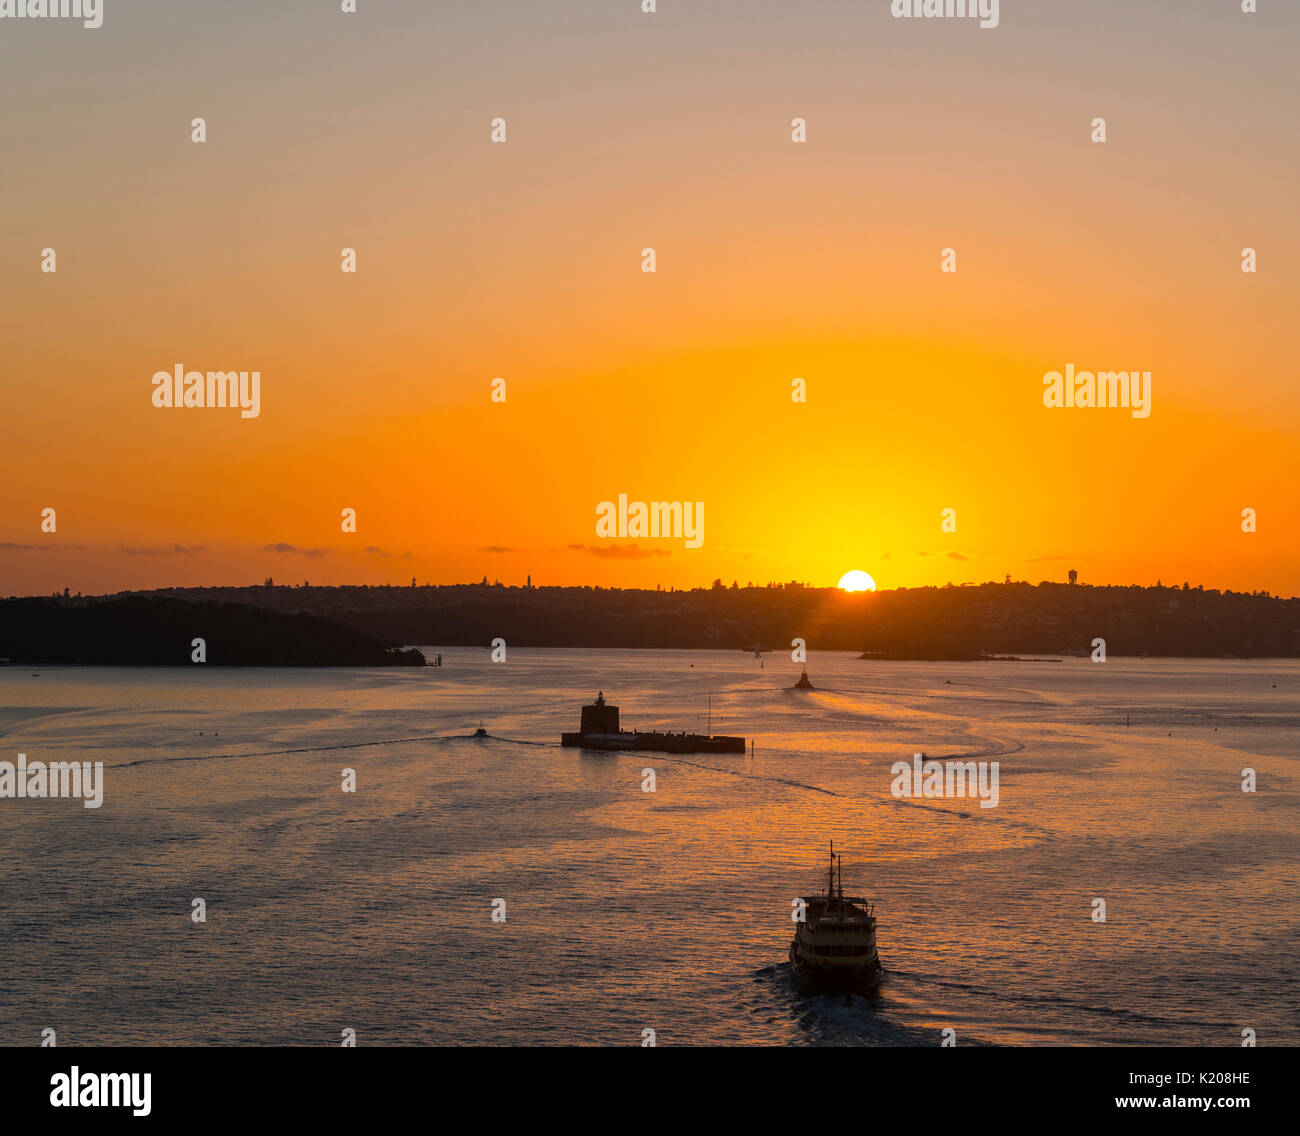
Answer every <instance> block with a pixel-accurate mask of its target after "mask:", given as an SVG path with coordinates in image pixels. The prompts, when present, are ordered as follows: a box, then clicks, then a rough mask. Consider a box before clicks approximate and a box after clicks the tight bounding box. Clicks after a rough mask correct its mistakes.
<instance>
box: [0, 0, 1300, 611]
mask: <svg viewBox="0 0 1300 1136" xmlns="http://www.w3.org/2000/svg"><path fill="white" fill-rule="evenodd" d="M662 7H663V8H664V10H663V11H661V12H659V13H658V14H656V15H655V16H642V15H641V14H640V13H639V10H638V8H639V6H638V5H634V4H633V5H621V6H620V5H611V4H596V3H594V2H592V3H585V2H583V3H573V4H568V5H566V6H565V11H564V12H563V13H558V12H549V13H547V12H542V11H539V10H538V9H537V7H536V6H532V5H530V6H524V5H523V4H522V3H517V2H510V3H502V4H500V5H496V6H490V7H488V8H487V9H486V10H485V6H482V5H468V4H465V5H455V4H453V5H450V6H449V9H447V10H439V11H424V10H423V9H422V8H421V7H417V6H412V7H411V8H410V9H409V10H407V11H405V12H402V13H395V12H392V11H384V12H379V11H375V12H368V13H366V14H365V15H364V16H363V15H361V14H358V16H356V17H349V16H342V15H337V16H336V14H335V13H334V12H332V11H330V5H328V4H326V5H314V6H311V5H305V4H301V3H293V4H288V5H286V6H285V9H284V11H278V12H277V13H275V14H274V15H271V16H266V15H265V14H263V15H262V16H260V17H255V15H254V12H255V11H257V12H261V11H262V9H260V8H258V9H256V10H255V9H253V8H245V7H243V6H241V5H233V6H232V7H231V9H230V10H228V11H223V12H222V13H221V14H220V15H213V14H211V13H210V12H209V13H207V14H206V15H205V14H204V6H202V5H198V4H192V3H188V2H181V3H177V4H176V5H174V6H169V8H168V11H167V14H166V16H165V17H162V16H160V17H157V18H151V17H148V16H147V15H146V14H142V13H139V12H134V13H132V12H126V11H119V10H118V8H117V7H112V6H110V8H109V10H108V11H107V12H106V19H105V25H104V27H103V28H101V29H99V30H95V31H91V30H83V29H80V28H75V29H74V28H68V27H62V26H59V25H60V23H61V22H60V21H50V22H49V24H50V25H52V26H38V25H33V26H29V25H28V24H27V22H26V21H23V22H22V23H21V25H20V24H19V23H14V24H13V25H12V26H9V27H5V28H0V32H3V36H0V63H2V64H4V66H5V68H6V73H7V74H10V75H12V76H14V77H15V80H16V84H17V86H18V89H22V90H25V91H26V92H27V94H28V97H27V98H26V99H25V100H23V102H22V104H21V109H20V110H18V111H17V112H15V109H14V106H13V104H12V103H11V104H10V107H9V108H8V110H7V111H6V115H5V121H4V123H3V137H2V138H0V142H3V145H4V152H5V153H6V179H5V184H4V186H3V187H2V188H0V206H2V207H3V212H4V217H5V224H4V225H3V226H0V313H2V314H0V376H2V377H3V383H4V391H5V396H6V398H5V431H4V436H5V443H6V444H5V446H4V447H3V453H2V455H0V463H2V464H3V467H4V485H5V493H4V497H3V503H2V504H0V593H4V594H19V593H27V592H49V591H53V590H55V589H60V590H61V589H62V588H63V587H65V586H66V587H71V588H72V590H73V591H82V592H98V591H108V590H114V589H118V588H129V587H153V586H165V585H173V584H175V585H195V584H222V583H247V582H251V581H259V582H260V581H261V580H262V579H263V578H264V577H266V576H268V575H270V576H274V577H275V578H276V579H277V580H281V581H283V582H296V581H300V580H302V579H310V580H311V581H312V582H313V583H345V582H349V583H380V582H386V581H391V582H405V581H409V579H410V577H411V576H416V577H417V578H418V579H420V580H421V581H423V580H429V581H431V582H435V583H437V582H453V581H457V580H465V579H477V578H479V577H481V576H482V575H483V574H485V573H486V574H487V575H488V576H489V577H490V578H494V579H495V578H500V579H501V580H502V581H504V582H522V581H523V578H524V576H525V575H526V574H529V573H531V574H532V576H533V579H534V582H535V583H538V582H540V583H600V584H605V585H611V586H646V585H648V586H654V585H655V584H656V583H663V584H664V585H665V586H667V585H668V584H675V585H677V586H691V585H696V584H701V583H703V584H707V583H708V582H709V581H710V580H711V579H713V578H714V577H715V576H721V577H723V578H724V579H725V580H727V581H728V582H730V580H732V579H739V580H740V582H741V583H742V584H743V583H744V582H745V581H747V580H754V581H756V582H766V581H768V580H769V579H777V580H787V579H792V578H797V579H802V580H807V581H810V582H812V583H815V584H831V583H834V582H835V581H836V580H837V579H838V578H839V576H840V575H841V574H842V573H843V572H844V571H846V570H847V569H849V568H864V569H866V570H867V571H869V572H870V573H872V575H873V576H875V578H876V580H877V582H878V583H879V584H880V586H881V587H896V586H914V585H919V584H926V583H943V582H947V581H949V580H952V581H964V580H986V579H1001V578H1002V576H1003V575H1004V574H1005V573H1008V572H1009V573H1011V575H1012V576H1013V578H1016V579H1021V578H1024V579H1029V580H1039V579H1063V578H1064V576H1065V572H1066V570H1067V569H1069V568H1072V567H1073V568H1077V569H1078V570H1079V572H1080V577H1081V579H1082V580H1084V581H1085V582H1093V583H1154V582H1155V580H1156V578H1157V577H1160V578H1163V580H1164V582H1165V583H1181V582H1182V581H1183V580H1190V581H1191V582H1192V583H1193V584H1196V583H1203V584H1205V585H1206V586H1209V587H1224V588H1235V589H1242V590H1253V589H1257V588H1266V589H1269V590H1271V591H1273V592H1276V593H1280V594H1286V595H1294V594H1296V593H1297V592H1300V540H1297V538H1296V537H1295V536H1294V534H1295V533H1296V532H1297V529H1298V527H1300V508H1298V507H1297V504H1296V498H1297V494H1296V488H1295V487H1296V471H1297V459H1296V456H1295V454H1296V435H1297V425H1298V424H1300V394H1297V383H1296V380H1295V362H1294V361H1295V359H1296V358H1297V355H1298V353H1300V331H1297V321H1296V319H1295V312H1296V309H1297V300H1298V299H1300V289H1298V288H1297V285H1296V279H1295V273H1294V268H1293V265H1294V264H1295V263H1296V262H1297V253H1298V252H1300V248H1298V245H1300V242H1298V240H1297V237H1298V235H1300V234H1298V232H1297V229H1298V224H1297V220H1296V216H1295V211H1294V208H1293V203H1292V202H1291V200H1290V198H1291V195H1292V193H1293V188H1294V185H1295V184H1296V174H1297V169H1296V165H1297V161H1296V157H1295V147H1294V126H1293V123H1292V121H1291V115H1290V113H1289V110H1288V107H1289V106H1294V99H1291V100H1290V102H1289V103H1288V101H1287V100H1286V99H1283V98H1281V97H1280V96H1281V94H1283V93H1286V92H1290V93H1291V94H1294V78H1293V77H1292V76H1291V75H1290V72H1289V69H1288V64H1287V59H1288V56H1291V57H1292V58H1293V56H1294V49H1295V47H1296V41H1297V39H1298V38H1300V18H1298V17H1297V16H1296V15H1295V14H1294V13H1291V14H1283V15H1277V14H1274V15H1273V16H1271V17H1266V16H1265V15H1264V14H1261V15H1259V16H1258V17H1256V18H1255V20H1254V22H1252V21H1251V18H1250V17H1242V18H1240V19H1238V18H1236V16H1234V13H1233V12H1232V9H1233V7H1234V6H1233V5H1227V6H1226V7H1227V9H1228V11H1227V13H1226V14H1223V13H1220V14H1214V15H1207V14H1205V13H1203V12H1197V13H1192V12H1185V11H1184V10H1183V8H1182V7H1179V6H1176V5H1173V4H1156V5H1153V6H1152V9H1151V10H1150V11H1148V12H1146V13H1145V14H1144V15H1143V16H1141V17H1133V16H1131V15H1126V12H1127V11H1128V7H1127V6H1126V5H1123V4H1120V3H1118V2H1115V3H1110V2H1106V3H1100V4H1095V5H1092V6H1091V7H1089V9H1088V15H1087V17H1086V18H1085V16H1084V14H1083V13H1081V12H1075V11H1074V10H1073V9H1072V8H1070V9H1069V10H1066V9H1062V10H1061V11H1056V12H1050V13H1049V12H1042V11H1040V12H1023V11H1019V10H1017V11H1015V12H1014V13H1013V12H1012V10H1011V9H1010V6H1009V5H1004V6H1003V13H1002V20H1001V24H1000V26H999V27H998V28H997V29H993V30H986V31H981V30H979V29H977V28H974V27H966V26H955V25H954V24H951V23H945V22H944V21H893V20H891V19H890V18H889V17H888V12H887V9H888V5H887V4H881V5H878V6H876V7H875V8H864V9H861V10H857V9H853V10H850V9H849V8H847V7H846V6H845V5H843V4H840V3H834V2H832V0H811V2H809V3H807V4H802V5H797V6H788V5H779V4H776V3H774V2H772V3H769V2H768V0H753V2H751V3H748V4H743V5H742V4H739V3H731V2H729V0H719V3H718V4H716V5H708V6H703V7H705V8H707V11H701V10H699V9H698V8H693V9H692V10H690V11H682V10H680V9H678V8H677V6H672V5H663V6H662ZM792 8H797V9H798V10H797V11H794V10H792ZM623 9H629V10H623ZM882 12H883V15H882ZM1157 15H1163V17H1164V18H1163V19H1157V18H1156V16H1157ZM1236 15H1237V16H1239V15H1240V13H1237V14H1236ZM196 21H199V22H200V24H199V26H202V27H203V28H204V33H203V35H202V36H200V37H199V38H198V40H197V41H196V40H195V38H194V28H195V26H196V23H195V22H196ZM254 25H255V26H256V34H253V31H254ZM1080 60H1084V61H1086V65H1085V66H1080V65H1079V61H1080ZM196 114H203V115H205V116H206V118H207V120H208V131H209V141H208V142H207V143H206V144H204V145H194V144H192V143H191V142H190V141H189V133H190V127H189V123H190V119H191V118H192V117H193V116H194V115H196ZM495 115H502V116H504V117H505V118H506V119H507V122H508V129H509V141H508V142H507V143H506V144H505V145H493V144H492V143H491V142H490V140H489V130H490V128H489V123H490V120H491V119H492V117H494V116H495ZM796 115H799V116H803V117H805V118H806V119H807V120H808V131H809V141H808V142H807V143H806V144H804V145H795V144H793V143H792V142H791V141H790V133H789V132H790V126H789V124H790V120H791V118H793V117H794V116H796ZM1096 115H1104V116H1105V117H1106V118H1107V121H1108V130H1109V135H1110V140H1109V141H1108V142H1107V143H1105V144H1104V145H1096V144H1093V143H1092V142H1090V141H1089V123H1090V121H1091V119H1092V118H1093V117H1094V116H1096ZM345 246H351V247H354V248H356V249H357V252H358V257H359V272H358V274H357V275H355V276H349V275H344V274H343V273H341V272H340V271H339V252H340V250H341V249H342V248H343V247H345ZM646 246H653V247H654V248H655V249H656V252H657V256H658V272H657V273H656V274H654V275H647V274H644V273H642V272H641V270H640V252H641V249H642V248H643V247H646ZM1245 246H1252V247H1255V248H1256V249H1257V250H1258V254H1259V264H1260V270H1259V272H1258V273H1256V274H1254V275H1247V274H1243V273H1242V272H1241V271H1240V267H1239V265H1240V253H1241V249H1242V248H1243V247H1245ZM45 247H54V248H55V249H56V250H57V255H58V272H57V273H56V274H53V275H49V274H43V273H42V272H41V271H40V255H41V249H43V248H45ZM945 247H953V248H955V249H956V250H957V258H958V271H957V272H956V273H955V274H943V273H941V272H940V271H939V256H940V250H941V249H943V248H945ZM177 363H183V364H184V365H185V366H186V367H187V368H193V369H200V370H226V369H247V370H252V369H257V370H259V371H260V372H261V375H262V410H261V415H260V417H259V418H257V419H254V420H244V419H241V418H240V417H239V415H238V413H237V412H234V411H229V410H220V409H210V410H208V409H204V410H199V409H190V410H162V409H156V408H154V407H153V406H152V404H151V400H150V395H151V393H152V386H151V376H152V375H153V373H154V372H155V371H158V370H170V369H171V368H172V367H174V366H175V365H176V364H177ZM1067 363H1074V364H1075V365H1076V367H1078V368H1080V369H1084V368H1087V369H1098V370H1109V369H1115V370H1124V369H1134V370H1149V371H1151V372H1152V384H1153V411H1152V414H1151V416H1150V417H1149V418H1147V419H1143V420H1136V419H1133V418H1132V417H1130V416H1129V415H1128V414H1127V412H1125V411H1120V410H1049V409H1047V408H1045V407H1044V406H1043V405H1042V399H1041V394H1042V376H1043V374H1044V373H1045V372H1047V371H1051V370H1061V369H1063V368H1064V367H1065V365H1066V364H1067ZM497 376H501V377H504V378H505V379H506V381H507V392H508V393H507V401H506V403H505V404H495V403H493V402H491V401H490V398H489V393H490V387H489V384H490V382H491V380H492V379H493V378H494V377H497ZM794 377H802V378H804V379H806V380H807V383H808V402H807V404H806V405H799V404H796V403H793V402H792V401H791V399H790V381H791V379H792V378H794ZM620 492H625V493H628V494H629V496H630V497H632V498H633V499H642V500H677V501H681V500H689V501H703V502H704V503H705V540H704V544H703V547H701V548H699V549H693V550H688V549H684V548H683V547H682V542H681V541H680V540H677V541H673V540H661V541H638V542H637V548H636V549H635V551H634V553H633V554H632V555H631V556H628V555H626V550H625V554H624V555H623V556H618V555H613V554H611V553H610V550H609V548H608V544H609V542H602V541H599V540H598V539H597V537H596V532H595V511H596V506H597V504H598V503H599V502H600V501H603V500H613V499H615V498H617V495H618V494H619V493H620ZM45 507H54V508H56V509H57V513H58V532H57V533H56V534H43V533H41V532H40V511H41V509H42V508H45ZM344 507H352V508H355V509H357V511H358V519H359V525H358V528H359V531H358V532H357V534H355V535H349V534H344V533H343V532H341V531H340V517H339V514H340V510H341V509H342V508H344ZM949 507H950V508H954V509H955V510H956V512H957V532H956V533H944V532H942V531H941V529H940V514H941V510H942V509H944V508H949ZM1245 507H1251V508H1254V509H1256V510H1257V513H1258V518H1259V519H1258V528H1259V531H1258V532H1257V533H1254V534H1245V533H1242V532H1241V528H1240V522H1241V510H1242V509H1243V508H1245ZM616 543H619V544H621V545H624V546H626V543H627V542H616ZM177 546H179V547H180V548H181V549H184V551H175V549H176V548H177ZM278 546H291V547H292V549H293V550H294V551H286V550H281V551H273V550H272V549H273V548H275V547H278ZM574 546H578V547H574Z"/></svg>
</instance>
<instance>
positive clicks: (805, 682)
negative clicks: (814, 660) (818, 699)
mask: <svg viewBox="0 0 1300 1136" xmlns="http://www.w3.org/2000/svg"><path fill="white" fill-rule="evenodd" d="M791 689H793V690H816V689H817V688H816V687H815V686H813V684H812V680H811V679H810V678H809V677H808V668H807V667H804V669H803V674H801V675H800V676H799V681H798V682H796V683H795V684H794V686H793V687H792V688H791Z"/></svg>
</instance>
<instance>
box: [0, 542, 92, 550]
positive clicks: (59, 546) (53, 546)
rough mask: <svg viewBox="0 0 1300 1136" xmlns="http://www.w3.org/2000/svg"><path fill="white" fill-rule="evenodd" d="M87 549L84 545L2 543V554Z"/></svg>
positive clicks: (0, 544) (0, 547)
mask: <svg viewBox="0 0 1300 1136" xmlns="http://www.w3.org/2000/svg"><path fill="white" fill-rule="evenodd" d="M85 547H86V546H85V545H84V544H14V543H13V542H12V541H7V540H5V541H0V552H50V551H52V550H53V549H56V548H57V549H61V550H64V551H66V550H67V549H70V548H85Z"/></svg>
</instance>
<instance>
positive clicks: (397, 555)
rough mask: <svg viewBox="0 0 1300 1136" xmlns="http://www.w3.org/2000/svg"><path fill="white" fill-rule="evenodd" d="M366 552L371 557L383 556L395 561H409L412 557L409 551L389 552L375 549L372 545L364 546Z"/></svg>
mask: <svg viewBox="0 0 1300 1136" xmlns="http://www.w3.org/2000/svg"><path fill="white" fill-rule="evenodd" d="M366 551H367V552H368V553H369V554H370V555H371V556H383V557H386V558H388V559H396V560H410V559H411V556H412V553H411V552H410V550H407V551H406V552H389V551H388V549H386V548H377V547H376V546H375V545H373V544H368V545H366Z"/></svg>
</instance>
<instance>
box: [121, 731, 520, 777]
mask: <svg viewBox="0 0 1300 1136" xmlns="http://www.w3.org/2000/svg"><path fill="white" fill-rule="evenodd" d="M473 736H474V735H473V734H436V735H429V736H426V737H419V738H381V739H380V740H379V741H374V742H347V743H345V744H340V745H317V746H299V747H297V748H295V749H269V750H264V751H262V752H260V753H196V754H187V755H186V756H184V757H153V758H149V757H142V758H141V759H140V760H139V761H119V762H116V763H114V764H111V765H106V766H105V767H104V768H106V769H131V768H133V767H134V766H137V765H170V764H172V763H173V762H177V761H238V760H240V759H241V758H248V757H283V756H285V755H286V754H294V753H329V752H331V751H332V750H339V749H366V748H367V747H369V746H383V745H402V744H403V743H404V742H454V741H467V740H469V739H470V738H472V737H473ZM526 744H531V743H526Z"/></svg>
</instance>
